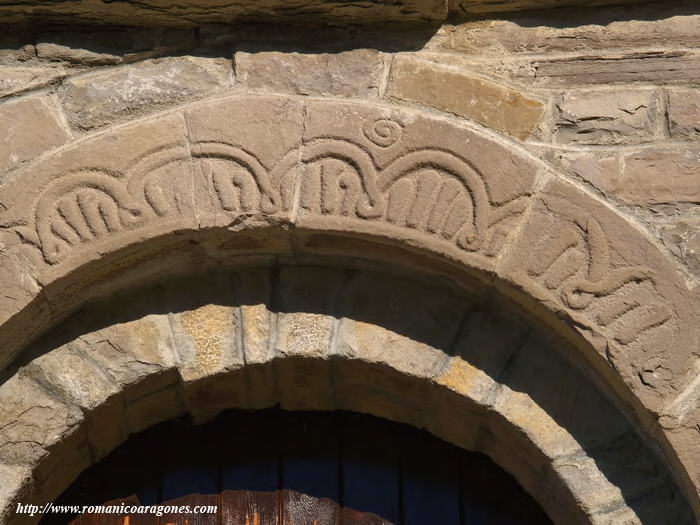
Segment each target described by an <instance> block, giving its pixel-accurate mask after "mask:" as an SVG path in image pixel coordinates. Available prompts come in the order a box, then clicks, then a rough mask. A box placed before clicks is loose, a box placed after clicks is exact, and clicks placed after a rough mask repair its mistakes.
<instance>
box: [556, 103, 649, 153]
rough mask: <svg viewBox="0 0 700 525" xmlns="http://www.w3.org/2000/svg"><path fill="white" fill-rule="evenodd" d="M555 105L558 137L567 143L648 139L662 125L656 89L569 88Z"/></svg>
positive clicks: (621, 141)
mask: <svg viewBox="0 0 700 525" xmlns="http://www.w3.org/2000/svg"><path fill="white" fill-rule="evenodd" d="M555 105H556V117H555V131H554V139H555V141H556V142H560V143H564V144H628V143H634V142H645V141H649V140H651V139H652V138H653V137H654V135H655V134H656V132H657V130H658V128H659V121H660V113H659V104H658V97H657V93H656V91H654V90H643V91H628V90H625V91H569V92H567V93H565V94H563V95H561V96H559V97H558V98H557V99H556V101H555Z"/></svg>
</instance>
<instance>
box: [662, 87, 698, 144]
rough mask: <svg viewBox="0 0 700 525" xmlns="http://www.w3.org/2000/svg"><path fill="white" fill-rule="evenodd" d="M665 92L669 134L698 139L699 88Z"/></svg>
mask: <svg viewBox="0 0 700 525" xmlns="http://www.w3.org/2000/svg"><path fill="white" fill-rule="evenodd" d="M667 94H668V127H669V131H670V132H671V136H672V137H682V138H689V139H694V140H700V88H698V89H678V90H676V89H674V90H668V91H667Z"/></svg>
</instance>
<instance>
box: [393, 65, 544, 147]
mask: <svg viewBox="0 0 700 525" xmlns="http://www.w3.org/2000/svg"><path fill="white" fill-rule="evenodd" d="M387 95H388V96H390V97H393V98H396V99H400V100H405V101H408V102H417V103H419V104H424V105H426V106H431V107H434V108H437V109H439V110H442V111H447V112H449V113H454V114H456V115H459V116H461V117H465V118H468V119H470V120H474V121H476V122H478V123H479V124H482V125H484V126H486V127H489V128H494V129H496V130H498V131H502V132H504V133H507V134H509V135H513V136H514V137H516V138H519V139H526V138H528V137H530V136H531V135H533V134H534V133H535V131H536V130H537V128H538V126H539V125H540V122H541V120H542V118H543V115H544V111H545V104H544V102H543V101H542V100H540V99H538V98H536V97H534V96H531V95H528V94H526V93H523V92H521V91H518V90H515V89H513V88H510V87H507V86H504V85H501V84H497V83H496V82H493V81H491V80H486V79H483V78H479V77H477V76H473V75H470V74H468V73H465V72H463V71H460V70H457V69H452V68H450V67H447V66H441V65H437V64H436V63H433V62H428V61H423V60H418V59H415V58H411V57H406V56H397V57H396V58H395V60H394V64H393V66H392V70H391V76H390V78H389V87H388V91H387Z"/></svg>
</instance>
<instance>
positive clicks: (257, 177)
mask: <svg viewBox="0 0 700 525" xmlns="http://www.w3.org/2000/svg"><path fill="white" fill-rule="evenodd" d="M303 111H304V110H303V106H302V104H301V103H300V102H299V101H297V100H292V99H289V98H287V97H281V96H265V97H240V96H236V97H231V98H226V99H222V100H214V101H212V102H207V103H206V104H204V103H202V104H201V105H199V106H197V107H195V108H192V109H191V110H189V111H187V112H186V113H185V119H186V122H187V128H188V135H189V140H190V142H191V144H192V146H191V148H192V155H193V157H194V158H195V170H194V171H195V173H194V194H195V205H196V210H197V215H198V220H199V223H200V225H201V226H202V227H206V226H231V227H236V228H238V229H240V230H245V229H247V228H249V227H250V228H255V226H256V224H257V223H256V221H257V220H260V221H261V222H264V221H265V220H266V219H265V217H267V218H268V219H267V220H275V221H277V220H282V219H288V218H289V217H290V215H291V206H287V205H286V203H287V202H288V201H287V200H285V197H286V198H289V197H291V194H292V192H293V187H294V180H295V177H296V174H297V171H298V158H299V156H298V151H297V150H298V148H299V147H300V146H301V137H302V129H303ZM272 121H274V122H275V126H274V127H272V128H271V127H270V126H269V125H268V123H269V122H272ZM241 168H243V169H241ZM234 173H235V178H234V177H232V176H229V175H227V174H234ZM243 213H245V214H246V215H245V217H243V218H244V219H245V220H240V221H236V218H237V217H239V218H240V217H241V214H243ZM261 226H265V224H261ZM256 242H257V243H258V244H259V243H260V238H259V237H258V240H257V241H256ZM280 248H281V249H284V246H281V247H280Z"/></svg>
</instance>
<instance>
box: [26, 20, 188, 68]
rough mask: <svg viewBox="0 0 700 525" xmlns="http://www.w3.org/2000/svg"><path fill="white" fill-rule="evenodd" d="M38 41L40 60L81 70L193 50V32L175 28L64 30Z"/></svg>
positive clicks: (43, 34)
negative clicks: (66, 64) (80, 68)
mask: <svg viewBox="0 0 700 525" xmlns="http://www.w3.org/2000/svg"><path fill="white" fill-rule="evenodd" d="M35 39H36V41H37V44H36V55H37V57H38V58H40V59H43V60H48V61H53V62H67V63H69V64H75V65H79V66H104V65H113V64H121V63H125V62H134V61H136V60H143V59H147V58H154V57H157V56H159V55H162V54H165V53H175V52H178V51H183V50H185V49H188V48H192V47H194V32H193V31H192V30H189V29H175V28H151V29H142V28H129V27H122V28H112V29H109V28H107V29H103V30H101V29H100V28H99V27H94V26H93V27H92V28H87V27H86V28H83V30H77V31H74V30H67V29H66V28H61V29H57V30H56V31H53V32H45V33H41V34H39V35H38V36H37V37H35Z"/></svg>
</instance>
